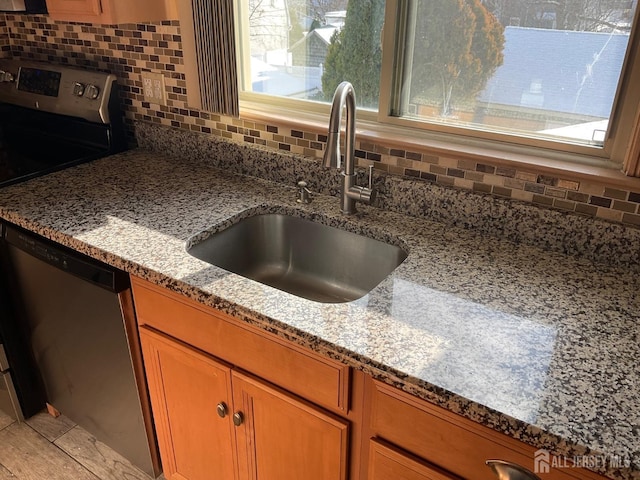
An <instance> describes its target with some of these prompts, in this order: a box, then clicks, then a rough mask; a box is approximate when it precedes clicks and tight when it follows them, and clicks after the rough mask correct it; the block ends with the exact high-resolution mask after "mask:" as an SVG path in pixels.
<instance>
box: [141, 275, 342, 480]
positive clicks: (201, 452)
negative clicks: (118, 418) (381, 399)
mask: <svg viewBox="0 0 640 480" xmlns="http://www.w3.org/2000/svg"><path fill="white" fill-rule="evenodd" d="M132 283H133V289H134V298H135V300H136V313H137V317H138V323H139V331H140V340H141V344H142V351H143V354H144V362H145V370H146V375H147V379H148V383H149V394H150V397H151V404H152V408H153V414H154V421H155V426H156V433H157V436H158V442H159V448H160V455H161V458H162V464H163V467H164V471H165V476H166V478H167V479H168V480H205V479H212V478H216V479H217V478H220V479H225V480H227V479H236V480H249V479H252V480H287V479H291V480H294V479H295V480H297V479H301V478H304V479H305V480H307V479H308V480H327V479H329V480H346V479H347V475H348V464H349V453H350V449H349V441H350V437H351V436H350V431H349V424H350V422H349V421H348V420H345V419H343V418H340V417H339V416H338V415H336V414H334V413H331V412H329V411H326V410H325V409H322V408H320V407H318V406H317V405H314V404H313V403H311V402H310V401H308V399H305V398H301V396H302V397H312V398H314V399H316V400H318V401H319V402H323V403H325V404H327V405H328V406H329V408H331V409H333V410H335V411H338V412H341V410H342V408H343V406H344V405H346V403H348V400H347V398H346V397H345V395H344V393H346V392H347V390H348V389H346V388H345V386H344V385H343V381H344V378H343V377H344V376H346V377H347V378H348V375H347V371H348V369H347V371H345V368H346V367H343V366H342V365H339V364H337V363H335V362H332V361H328V360H324V359H321V358H320V357H319V356H318V357H317V356H316V355H315V354H313V353H312V352H305V351H303V349H300V348H299V347H295V348H294V347H293V346H288V345H286V344H285V343H283V342H281V341H280V340H278V339H276V338H270V335H269V334H267V333H266V332H263V335H259V334H258V332H255V331H253V329H252V328H251V327H246V328H245V327H243V326H241V325H239V324H238V323H236V322H237V321H236V322H234V320H233V319H232V318H227V317H228V316H226V315H224V314H221V313H220V312H217V313H215V312H213V311H212V309H204V308H199V307H197V306H195V305H194V304H192V303H191V302H189V301H187V300H186V299H180V298H179V297H178V296H176V295H175V294H170V293H168V292H166V291H162V290H160V289H158V287H154V286H151V285H150V284H148V283H146V282H141V281H139V280H133V282H132ZM240 323H241V322H240ZM159 327H164V328H163V331H160V330H159ZM200 327H202V329H200ZM212 328H213V329H212ZM170 335H171V336H170ZM185 338H187V339H188V340H189V341H188V342H185V341H184V340H185ZM193 344H196V345H193ZM203 346H204V347H205V349H204V350H203V349H202V347H203ZM212 352H213V353H220V352H222V353H225V352H226V353H227V357H222V358H223V359H222V360H221V359H220V358H221V357H218V356H214V355H212ZM238 363H239V364H242V365H245V366H249V367H251V366H253V367H254V370H258V371H261V372H263V373H264V374H265V376H266V377H268V378H269V379H276V380H281V382H282V383H284V384H285V385H287V386H290V387H292V388H293V390H296V391H297V392H296V393H298V394H299V395H301V396H299V395H296V394H294V393H291V392H290V391H286V390H284V389H283V388H280V387H278V386H275V385H273V384H271V383H269V382H267V381H265V380H263V379H258V378H256V377H255V376H254V375H252V374H249V373H245V372H244V371H243V370H241V368H240V367H239V366H238ZM252 373H255V372H252ZM314 376H317V378H318V380H319V382H320V389H319V388H318V385H316V384H315V382H314ZM293 379H297V381H295V382H294V381H293ZM294 383H295V385H294ZM311 384H313V385H311ZM307 385H310V387H308V392H307V393H308V396H307V395H305V392H304V390H305V389H306V388H307V387H306V386H307ZM323 389H324V390H325V391H322V390H323Z"/></svg>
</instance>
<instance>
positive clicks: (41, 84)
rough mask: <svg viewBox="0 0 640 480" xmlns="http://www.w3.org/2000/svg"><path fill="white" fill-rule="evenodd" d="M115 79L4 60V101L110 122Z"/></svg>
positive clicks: (0, 70)
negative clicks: (110, 102)
mask: <svg viewBox="0 0 640 480" xmlns="http://www.w3.org/2000/svg"><path fill="white" fill-rule="evenodd" d="M115 82H116V78H115V76H114V75H112V74H108V73H104V72H93V71H90V70H82V69H79V68H71V67H66V66H61V65H52V64H48V63H38V62H29V61H20V60H2V59H0V102H4V103H10V104H12V105H18V106H21V107H27V108H33V109H36V110H42V111H45V112H51V113H56V114H61V115H69V116H73V117H80V118H84V119H86V120H89V121H92V122H96V123H105V124H108V123H110V119H109V108H108V105H109V101H111V100H113V99H112V98H111V97H112V95H116V92H115ZM115 100H117V99H115Z"/></svg>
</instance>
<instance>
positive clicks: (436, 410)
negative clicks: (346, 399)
mask: <svg viewBox="0 0 640 480" xmlns="http://www.w3.org/2000/svg"><path fill="white" fill-rule="evenodd" d="M365 392H366V393H365V397H366V403H367V409H368V411H369V412H370V415H369V418H370V423H369V426H368V430H369V431H368V436H369V437H371V438H373V439H374V441H375V439H383V440H384V441H386V442H389V443H390V444H392V445H394V446H396V447H397V448H398V450H396V451H395V453H396V454H398V452H401V453H400V455H401V456H402V452H404V454H405V457H404V458H405V460H408V459H409V458H410V457H412V456H415V457H418V458H419V459H420V460H422V461H425V462H428V463H429V464H432V465H437V467H438V468H440V469H442V471H444V472H447V474H448V475H450V477H447V476H444V477H433V478H438V479H440V478H459V477H462V478H469V479H474V480H496V478H497V477H496V476H495V474H494V473H493V472H492V471H491V469H490V468H489V467H487V465H486V461H487V460H504V461H507V462H511V463H513V464H516V465H519V466H521V467H524V468H526V469H528V470H529V471H534V470H535V468H534V467H535V466H534V461H536V458H537V459H538V460H539V457H538V455H537V453H538V451H537V450H536V449H535V448H534V447H532V446H530V445H527V444H525V443H523V442H520V441H518V440H515V439H513V438H511V437H508V436H507V435H504V434H502V433H499V432H496V431H494V430H492V429H490V428H488V427H485V426H483V425H480V424H477V423H475V422H472V421H470V420H468V419H466V418H463V417H461V416H459V415H456V414H454V413H452V412H450V411H448V410H445V409H443V408H440V407H437V406H435V405H433V404H430V403H429V402H426V401H424V400H422V399H420V398H417V397H414V396H412V395H409V394H407V393H405V392H403V391H401V390H398V389H397V388H395V387H392V386H390V385H386V384H384V383H381V382H378V381H375V380H373V379H368V381H367V387H366V389H365ZM369 455H370V458H369V469H370V470H371V469H372V468H373V469H374V472H375V469H376V468H377V467H376V462H377V463H380V462H381V461H382V460H380V458H378V457H379V456H380V453H375V454H372V453H370V454H369ZM395 458H396V463H397V458H398V457H397V455H396V456H395ZM389 462H390V460H385V461H384V464H385V465H388V464H389ZM398 468H400V467H398ZM540 476H541V478H543V479H544V480H577V479H581V480H587V479H589V480H602V479H603V477H601V476H599V475H597V474H595V473H593V472H590V471H587V470H584V469H581V468H557V469H556V468H549V472H548V473H544V474H541V475H540ZM369 478H370V480H372V479H376V480H378V479H382V478H392V477H385V476H374V477H371V476H370V477H369ZM401 478H404V477H401ZM407 478H408V479H413V478H432V477H429V476H426V477H420V476H417V477H414V476H407Z"/></svg>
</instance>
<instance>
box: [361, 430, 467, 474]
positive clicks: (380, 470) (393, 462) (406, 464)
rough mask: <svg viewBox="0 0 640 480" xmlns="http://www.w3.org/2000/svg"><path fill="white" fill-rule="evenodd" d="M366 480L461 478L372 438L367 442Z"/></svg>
mask: <svg viewBox="0 0 640 480" xmlns="http://www.w3.org/2000/svg"><path fill="white" fill-rule="evenodd" d="M368 480H461V479H460V478H459V477H455V476H453V475H450V474H449V473H447V472H445V471H442V470H440V469H439V468H437V467H435V466H433V465H428V464H426V463H425V462H422V461H420V460H419V459H416V458H412V457H410V456H409V455H407V454H405V453H404V452H401V451H400V450H398V449H396V448H393V447H392V446H390V445H385V444H384V443H382V442H380V441H378V440H375V439H373V440H371V441H370V444H369V477H368Z"/></svg>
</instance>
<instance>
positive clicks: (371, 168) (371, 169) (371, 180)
mask: <svg viewBox="0 0 640 480" xmlns="http://www.w3.org/2000/svg"><path fill="white" fill-rule="evenodd" d="M368 188H369V190H372V189H373V165H369V186H368Z"/></svg>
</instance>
